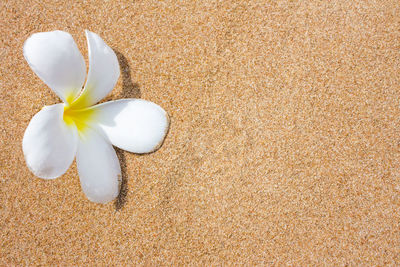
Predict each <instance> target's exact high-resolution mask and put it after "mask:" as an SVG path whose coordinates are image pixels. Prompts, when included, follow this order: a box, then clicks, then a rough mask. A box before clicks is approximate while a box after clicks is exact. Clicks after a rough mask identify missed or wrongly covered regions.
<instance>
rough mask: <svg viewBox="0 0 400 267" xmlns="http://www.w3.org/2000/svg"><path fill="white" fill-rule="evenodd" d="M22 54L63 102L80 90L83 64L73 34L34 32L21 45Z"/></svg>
mask: <svg viewBox="0 0 400 267" xmlns="http://www.w3.org/2000/svg"><path fill="white" fill-rule="evenodd" d="M24 56H25V59H26V61H27V62H28V64H29V66H30V67H31V68H32V70H33V71H34V72H35V73H36V74H37V75H38V76H39V78H40V79H42V80H43V81H44V82H45V83H46V84H47V85H48V86H49V87H50V88H51V89H52V90H53V91H54V92H55V93H56V94H57V95H58V96H59V97H60V98H61V99H62V100H63V101H64V102H66V101H67V100H68V101H71V100H73V99H74V98H75V97H76V96H77V95H78V94H79V92H80V91H81V89H82V86H83V83H84V82H85V77H86V65H85V60H84V58H83V57H82V54H81V53H80V52H79V49H78V47H77V46H76V43H75V41H74V39H73V38H72V36H71V35H70V34H69V33H67V32H63V31H52V32H40V33H35V34H33V35H32V36H31V37H29V38H28V40H26V42H25V44H24Z"/></svg>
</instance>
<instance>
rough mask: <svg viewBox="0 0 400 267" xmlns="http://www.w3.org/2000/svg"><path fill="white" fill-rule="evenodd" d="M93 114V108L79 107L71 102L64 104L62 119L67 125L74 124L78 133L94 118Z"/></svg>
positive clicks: (94, 112)
mask: <svg viewBox="0 0 400 267" xmlns="http://www.w3.org/2000/svg"><path fill="white" fill-rule="evenodd" d="M95 114H96V111H95V109H93V108H90V107H89V108H80V107H79V106H76V105H74V103H72V104H71V105H68V104H66V105H65V106H64V114H63V119H64V122H65V123H66V124H67V125H70V126H71V125H75V126H76V128H77V129H78V133H79V134H82V133H83V132H84V131H85V129H86V128H87V127H88V126H89V124H90V122H92V121H93V120H94V117H95Z"/></svg>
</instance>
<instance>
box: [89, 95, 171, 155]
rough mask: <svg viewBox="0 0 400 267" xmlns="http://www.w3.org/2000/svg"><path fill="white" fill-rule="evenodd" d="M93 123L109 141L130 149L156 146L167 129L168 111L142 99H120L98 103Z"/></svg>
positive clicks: (144, 150)
mask: <svg viewBox="0 0 400 267" xmlns="http://www.w3.org/2000/svg"><path fill="white" fill-rule="evenodd" d="M93 109H95V110H96V127H99V128H100V129H101V130H102V131H103V132H104V134H105V135H106V136H107V137H108V139H109V140H110V142H111V143H112V144H113V145H114V146H117V147H119V148H121V149H124V150H127V151H130V152H134V153H149V152H153V151H155V150H156V149H158V148H159V147H160V146H161V144H162V142H163V140H164V138H165V135H166V133H167V131H168V126H169V119H168V114H167V113H166V112H165V111H164V109H162V108H161V107H160V106H158V105H156V104H154V103H153V102H150V101H146V100H142V99H121V100H116V101H110V102H106V103H103V104H99V105H96V106H94V107H93Z"/></svg>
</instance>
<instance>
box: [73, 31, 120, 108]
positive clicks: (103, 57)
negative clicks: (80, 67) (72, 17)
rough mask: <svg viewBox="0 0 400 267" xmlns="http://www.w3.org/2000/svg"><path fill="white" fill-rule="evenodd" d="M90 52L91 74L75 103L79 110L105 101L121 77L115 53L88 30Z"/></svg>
mask: <svg viewBox="0 0 400 267" xmlns="http://www.w3.org/2000/svg"><path fill="white" fill-rule="evenodd" d="M86 38H87V42H88V51H89V73H88V77H87V81H86V84H85V88H84V90H83V92H82V94H81V95H80V96H79V98H78V99H77V100H76V102H75V103H74V106H75V107H77V108H81V107H89V106H91V105H94V104H96V103H97V102H98V101H100V100H101V99H103V98H104V97H105V96H106V95H107V94H108V93H109V92H111V90H112V89H113V88H114V86H115V84H116V83H117V80H118V77H119V75H120V70H119V64H118V58H117V56H116V55H115V53H114V51H113V50H112V49H111V48H110V47H109V46H108V45H107V44H106V43H105V42H104V41H103V40H102V39H101V38H100V37H99V36H98V35H97V34H95V33H93V32H90V31H87V30H86Z"/></svg>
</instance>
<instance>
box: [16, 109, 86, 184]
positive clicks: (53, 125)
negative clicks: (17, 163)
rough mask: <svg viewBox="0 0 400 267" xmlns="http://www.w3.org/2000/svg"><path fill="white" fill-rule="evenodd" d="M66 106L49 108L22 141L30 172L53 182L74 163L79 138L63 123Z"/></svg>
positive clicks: (33, 122)
mask: <svg viewBox="0 0 400 267" xmlns="http://www.w3.org/2000/svg"><path fill="white" fill-rule="evenodd" d="M63 111H64V105H63V104H56V105H52V106H46V107H44V108H43V109H42V110H41V111H39V112H38V113H37V114H36V115H35V116H33V118H32V120H31V121H30V122H29V125H28V127H27V128H26V130H25V134H24V138H23V141H22V149H23V151H24V155H25V160H26V163H27V165H28V167H29V169H30V170H31V171H32V172H33V173H34V174H35V175H36V176H38V177H40V178H45V179H54V178H57V177H59V176H60V175H62V174H64V173H65V172H66V171H67V169H68V168H69V166H70V165H71V163H72V161H73V160H74V157H75V153H76V149H77V144H78V134H77V130H76V128H75V127H69V126H67V125H66V124H65V123H64V121H63Z"/></svg>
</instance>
